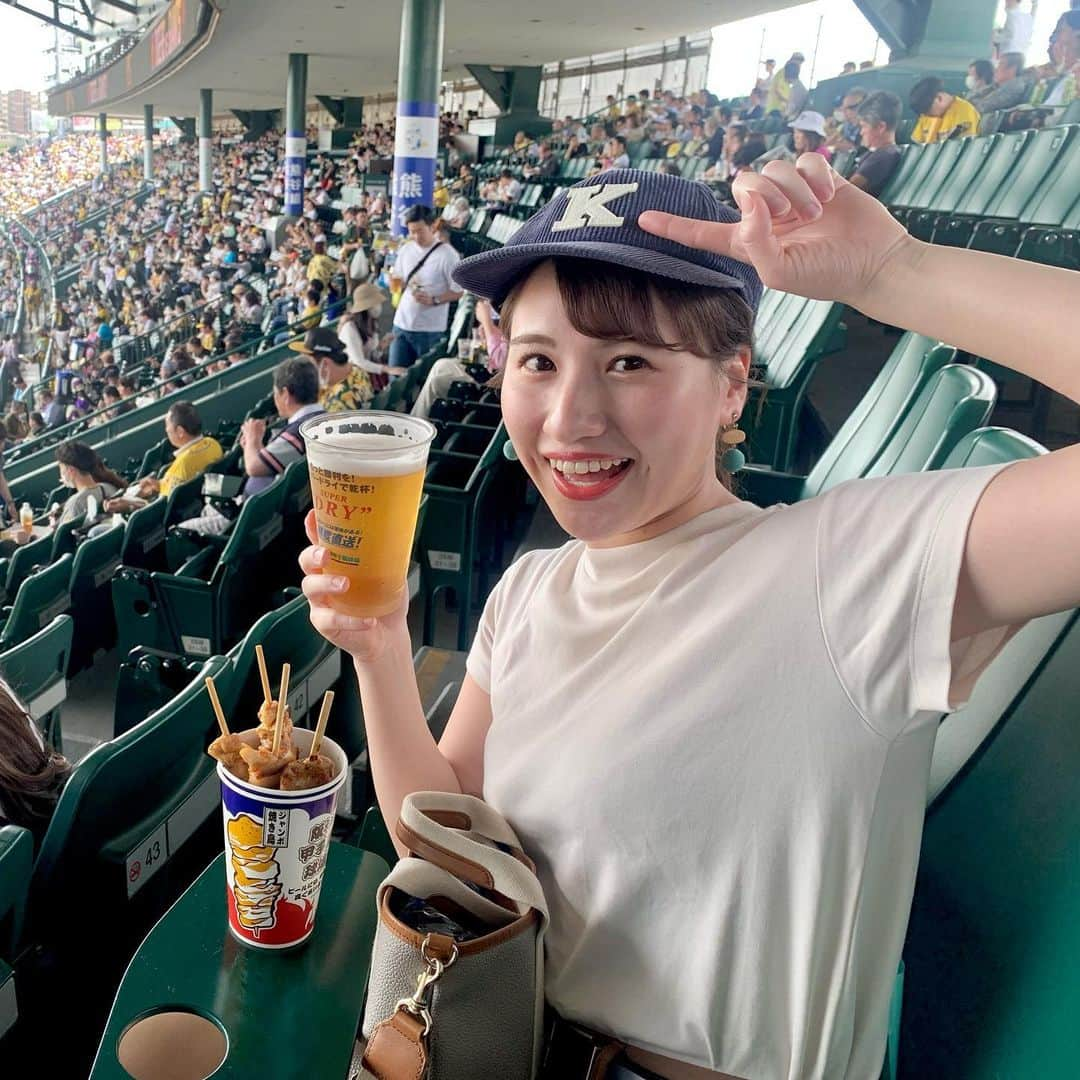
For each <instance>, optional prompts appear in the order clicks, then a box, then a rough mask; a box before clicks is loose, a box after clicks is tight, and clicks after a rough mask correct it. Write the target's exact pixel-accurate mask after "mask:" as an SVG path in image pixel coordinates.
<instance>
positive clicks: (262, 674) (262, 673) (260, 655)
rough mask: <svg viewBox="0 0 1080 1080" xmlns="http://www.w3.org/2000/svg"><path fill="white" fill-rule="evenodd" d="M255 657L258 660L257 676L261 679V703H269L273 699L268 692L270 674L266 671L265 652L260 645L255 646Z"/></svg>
mask: <svg viewBox="0 0 1080 1080" xmlns="http://www.w3.org/2000/svg"><path fill="white" fill-rule="evenodd" d="M255 659H256V660H258V661H259V678H260V679H262V688H263V703H264V704H265V705H269V704H270V702H271V701H273V700H274V695H273V694H271V693H270V676H269V675H268V674H267V673H266V654H265V653H264V652H263V647H262V646H261V645H256V646H255Z"/></svg>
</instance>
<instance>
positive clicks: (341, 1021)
mask: <svg viewBox="0 0 1080 1080" xmlns="http://www.w3.org/2000/svg"><path fill="white" fill-rule="evenodd" d="M386 873H387V866H386V863H384V862H383V861H382V860H381V859H380V858H379V857H378V856H377V855H373V854H371V853H370V852H364V851H360V850H359V849H358V848H354V847H348V846H346V845H344V844H340V843H333V844H331V845H330V850H329V858H328V860H327V864H326V876H325V877H324V879H323V889H322V895H321V897H320V900H319V910H318V914H317V916H316V921H315V932H314V934H313V935H312V936H311V938H310V939H309V940H308V941H307V943H306V944H304V945H302V946H300V947H299V948H297V949H295V950H287V951H282V952H274V951H269V950H268V951H265V952H264V951H260V950H256V949H250V948H247V947H246V946H244V945H241V944H240V943H239V942H238V941H236V939H235V938H233V936H232V935H231V934H230V933H229V930H228V926H227V920H226V915H225V856H224V855H220V856H218V858H216V859H215V860H214V861H213V862H212V863H211V864H210V865H209V866H208V867H207V868H206V870H205V871H203V873H202V874H201V875H200V876H199V878H198V879H197V880H196V881H195V883H194V884H193V885H192V886H191V888H189V889H188V890H187V892H186V893H184V895H183V896H181V897H180V899H179V900H178V901H177V902H176V904H175V905H174V906H173V907H172V908H171V909H170V910H169V911H168V912H167V913H166V914H165V915H164V917H163V918H162V919H161V920H160V922H158V924H157V925H156V926H155V927H154V928H153V930H151V931H150V933H149V934H148V935H147V937H146V940H145V941H144V942H143V943H142V945H141V946H140V947H139V951H138V952H137V953H136V954H135V957H134V958H133V960H132V961H131V964H130V965H129V967H128V969H127V972H126V973H125V975H124V979H123V982H122V983H121V984H120V989H119V991H118V992H117V995H116V1000H115V1002H114V1003H113V1008H112V1013H111V1014H110V1016H109V1021H108V1024H107V1025H106V1027H105V1033H104V1035H103V1036H102V1040H101V1045H100V1047H99V1049H98V1053H97V1058H96V1060H95V1061H94V1067H93V1071H92V1073H91V1078H90V1080H130V1078H129V1075H128V1073H127V1072H126V1071H125V1070H124V1069H123V1067H122V1066H121V1065H120V1063H119V1061H118V1060H117V1056H116V1047H117V1043H118V1042H119V1040H120V1038H121V1036H122V1035H123V1034H124V1032H125V1031H126V1029H127V1028H128V1027H129V1026H130V1025H131V1024H132V1022H133V1021H135V1020H137V1019H140V1018H142V1017H144V1016H146V1015H147V1014H149V1013H155V1012H160V1011H167V1010H174V1009H177V1010H182V1011H186V1012H194V1013H196V1014H198V1015H201V1016H204V1017H207V1018H210V1019H213V1020H214V1021H215V1022H216V1023H218V1024H220V1026H221V1027H222V1028H223V1029H224V1031H225V1033H226V1036H227V1040H228V1051H227V1054H226V1058H225V1061H224V1062H223V1064H222V1065H221V1067H220V1068H219V1069H218V1070H217V1071H216V1072H215V1073H214V1080H250V1078H251V1077H268V1078H269V1077H273V1078H274V1080H294V1078H297V1080H301V1078H302V1080H310V1078H312V1077H324V1076H325V1077H345V1076H346V1075H347V1074H348V1068H349V1063H350V1060H351V1058H352V1053H353V1047H354V1043H355V1039H356V1033H357V1029H358V1028H359V1025H360V1020H361V1018H362V1011H363V1003H364V990H365V987H366V985H367V972H368V963H369V960H370V956H371V948H372V944H373V942H374V940H375V926H376V922H377V919H376V912H375V890H376V889H377V888H378V886H379V882H381V881H382V879H383V878H384V877H385V876H386Z"/></svg>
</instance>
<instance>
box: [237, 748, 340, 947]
mask: <svg viewBox="0 0 1080 1080" xmlns="http://www.w3.org/2000/svg"><path fill="white" fill-rule="evenodd" d="M313 736H314V732H312V731H306V730H305V729H303V728H294V729H293V743H294V745H295V746H296V750H297V754H298V755H299V756H300V757H304V756H306V755H307V753H308V751H309V750H310V749H311V740H312V737H313ZM319 752H320V753H322V754H325V755H326V756H327V757H328V758H330V760H331V761H332V762H334V764H335V765H336V766H337V771H336V773H335V774H334V779H333V780H331V781H330V782H329V783H328V784H323V785H322V786H321V787H317V788H310V789H308V790H307V791H274V790H271V789H268V788H260V787H256V786H255V785H254V784H249V783H247V782H246V781H244V780H241V779H240V778H239V777H237V776H234V775H233V774H232V773H231V772H229V770H228V769H226V768H225V766H224V765H222V764H221V762H218V767H217V771H218V776H219V777H220V778H221V804H222V811H223V812H224V816H225V878H226V885H227V890H228V908H229V929H230V930H231V931H232V934H233V936H234V937H235V938H238V939H239V940H240V941H242V942H243V943H244V944H245V945H250V946H251V947H252V948H255V949H288V948H291V947H292V946H294V945H299V944H300V943H301V942H303V941H306V940H307V939H308V938H309V937H310V936H311V932H312V930H314V928H315V911H316V909H317V908H318V906H319V893H320V891H321V890H322V880H323V871H324V870H325V868H326V853H327V851H328V849H329V847H330V832H331V829H332V828H333V824H334V811H335V809H336V807H337V797H338V792H339V791H340V790H341V786H342V784H344V783H345V777H346V776H347V775H348V760H347V759H346V757H345V753H344V751H343V750H342V749H341V747H340V746H338V744H337V743H336V742H334V741H333V740H332V739H327V738H325V737H324V738H323V741H322V745H321V746H320V748H319Z"/></svg>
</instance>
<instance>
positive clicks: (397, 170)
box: [391, 101, 439, 236]
mask: <svg viewBox="0 0 1080 1080" xmlns="http://www.w3.org/2000/svg"><path fill="white" fill-rule="evenodd" d="M438 152H439V107H438V105H437V104H436V103H435V102H434V101H399V102H398V107H397V127H396V128H395V131H394V187H393V191H392V192H391V195H392V197H393V235H394V236H404V235H405V233H406V231H407V230H406V228H405V222H404V221H403V220H402V217H403V215H404V213H405V211H406V210H408V208H409V207H410V206H431V205H432V204H433V202H434V200H435V161H436V158H437V156H438Z"/></svg>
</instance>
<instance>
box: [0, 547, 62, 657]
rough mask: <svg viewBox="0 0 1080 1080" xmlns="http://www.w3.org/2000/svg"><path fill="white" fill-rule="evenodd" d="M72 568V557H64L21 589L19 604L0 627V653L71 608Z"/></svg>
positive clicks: (36, 575) (15, 603) (34, 574)
mask: <svg viewBox="0 0 1080 1080" xmlns="http://www.w3.org/2000/svg"><path fill="white" fill-rule="evenodd" d="M71 566H72V557H71V556H70V555H62V556H61V557H60V558H59V559H57V560H56V562H54V563H52V564H51V565H49V566H46V567H45V568H44V569H42V570H38V571H36V572H35V573H33V574H31V575H30V576H29V577H28V578H27V579H26V580H25V581H24V582H23V583H22V584H21V585H20V586H19V591H18V592H17V593H16V594H15V602H14V604H12V606H11V609H10V611H9V612H8V613H7V619H6V620H5V622H4V625H3V627H2V628H0V650H5V649H10V648H11V647H12V646H13V645H18V644H19V643H20V642H23V641H25V640H26V639H27V638H29V637H32V636H33V635H34V634H36V633H37V632H38V631H39V630H41V629H42V628H43V627H44V626H47V625H48V624H49V623H50V622H52V620H53V619H55V618H56V616H57V615H61V614H63V613H64V612H65V611H69V610H70V609H71V593H70V591H69V589H70V583H71Z"/></svg>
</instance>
